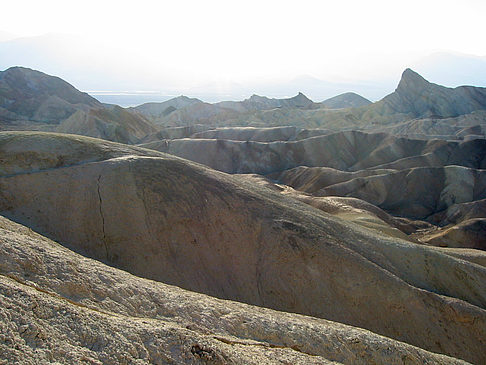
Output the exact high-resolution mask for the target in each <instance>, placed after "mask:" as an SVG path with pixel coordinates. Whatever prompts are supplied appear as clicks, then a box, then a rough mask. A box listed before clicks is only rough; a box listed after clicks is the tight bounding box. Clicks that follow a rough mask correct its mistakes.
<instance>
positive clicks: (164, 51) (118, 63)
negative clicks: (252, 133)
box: [0, 0, 486, 86]
mask: <svg viewBox="0 0 486 365" xmlns="http://www.w3.org/2000/svg"><path fill="white" fill-rule="evenodd" d="M27 9H28V10H27ZM2 13H3V14H6V16H3V17H2V22H1V24H0V41H1V40H2V38H3V40H7V39H8V38H13V37H33V36H42V35H45V34H48V33H50V34H61V35H66V36H69V37H74V38H73V39H78V40H79V42H77V41H76V42H75V43H77V45H78V47H79V49H78V51H79V53H84V54H85V56H84V57H77V58H78V59H77V61H76V62H78V63H79V62H86V63H94V64H103V62H105V61H106V63H110V64H112V65H113V68H118V69H119V70H120V73H123V72H124V73H125V74H128V73H130V74H133V73H138V74H139V75H140V78H145V79H147V78H150V77H154V78H158V79H160V80H165V81H166V82H167V84H170V85H179V86H181V85H184V86H191V85H196V84H197V85H204V84H205V83H209V82H226V83H229V82H235V83H240V84H252V83H257V82H260V83H264V82H267V81H268V82H271V81H274V80H284V79H291V78H293V77H299V76H302V75H307V76H312V77H315V78H318V79H324V80H329V81H349V80H352V81H356V80H370V79H373V78H375V79H377V78H380V77H381V76H383V75H393V74H395V75H396V77H397V78H398V77H399V74H400V72H401V71H402V70H403V69H404V68H406V67H408V65H409V64H411V63H413V62H414V61H415V60H417V59H420V57H424V56H427V55H430V54H433V53H435V52H454V53H459V54H468V55H474V56H481V57H483V56H486V42H485V41H484V19H485V16H486V1H482V0H461V1H456V0H440V1H438V0H427V1H424V0H407V1H401V0H397V1H389V0H388V1H383V0H370V1H365V0H361V1H356V0H354V1H353V0H342V1H311V0H299V1H282V0H280V1H273V0H267V1H265V0H259V1H253V0H245V1H240V0H233V1H231V0H226V1H217V0H216V1H215V0H205V1H184V0H181V1H148V0H139V1H111V0H103V1H101V0H97V1H92V0H84V1H66V0H62V1H58V0H43V1H37V0H35V1H28V0H16V1H8V2H4V3H3V4H2ZM1 57H2V55H0V58H1ZM108 60H109V62H108ZM108 86H109V85H108Z"/></svg>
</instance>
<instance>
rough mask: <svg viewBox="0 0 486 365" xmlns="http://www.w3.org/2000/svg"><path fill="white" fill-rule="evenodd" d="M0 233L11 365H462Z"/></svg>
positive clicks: (18, 230)
mask: <svg viewBox="0 0 486 365" xmlns="http://www.w3.org/2000/svg"><path fill="white" fill-rule="evenodd" d="M0 232H1V234H0V252H1V253H2V255H1V256H0V328H1V330H2V331H1V335H0V336H1V337H0V338H1V341H0V359H1V360H3V361H7V362H9V363H14V362H17V363H29V361H31V360H34V359H35V361H37V362H43V363H46V362H50V363H54V362H56V363H77V362H89V363H93V364H97V363H104V364H118V363H137V364H145V363H152V364H170V363H178V364H181V363H184V364H186V363H187V364H196V363H210V364H281V363H288V364H337V363H353V364H368V363H387V364H405V363H406V364H428V363H430V364H432V363H442V364H461V363H465V362H463V361H460V360H457V359H453V358H450V357H446V356H444V355H439V354H434V353H430V352H427V351H424V350H422V349H419V348H417V347H413V346H410V345H407V344H405V343H403V342H398V341H395V340H392V339H389V338H386V337H382V336H379V335H376V334H374V333H372V332H369V331H366V330H363V329H360V328H356V327H351V326H347V325H343V324H340V323H336V322H331V321H327V320H323V319H317V318H312V317H306V316H301V315H297V314H291V313H284V312H277V311H273V310H270V309H265V308H259V307H253V306H250V305H246V304H242V303H237V302H231V301H224V300H219V299H215V298H212V297H209V296H206V295H203V294H197V293H193V292H189V291H186V290H183V289H180V288H178V287H174V286H170V285H166V284H163V283H159V282H154V281H150V280H146V279H141V278H139V277H136V276H133V275H130V274H128V273H126V272H124V271H121V270H118V269H115V268H112V267H109V266H106V265H104V264H102V263H100V262H97V261H94V260H91V259H87V258H84V257H82V256H80V255H78V254H75V253H73V252H72V251H70V250H68V249H66V248H64V247H62V246H61V245H59V244H58V243H56V242H53V241H51V240H49V239H47V238H45V237H42V236H41V235H39V234H36V233H34V232H32V231H31V230H30V229H28V228H26V227H23V226H21V225H19V224H16V223H13V222H11V221H9V220H7V219H5V218H3V217H0Z"/></svg>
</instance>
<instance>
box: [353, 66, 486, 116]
mask: <svg viewBox="0 0 486 365" xmlns="http://www.w3.org/2000/svg"><path fill="white" fill-rule="evenodd" d="M484 109H486V88H480V87H473V86H460V87H457V88H454V89H451V88H447V87H444V86H440V85H436V84H432V83H430V82H428V81H427V80H425V79H424V78H423V77H422V76H420V75H419V74H417V73H416V72H414V71H412V70H410V69H406V70H405V71H404V72H403V75H402V78H401V80H400V83H399V84H398V87H397V89H396V90H395V92H393V93H392V94H390V95H388V96H386V97H385V98H384V99H383V100H381V101H379V102H377V103H375V104H373V105H372V106H370V107H369V108H368V109H367V110H366V111H365V113H364V114H363V116H362V118H363V119H364V120H372V119H374V120H377V118H381V117H388V118H389V119H391V120H394V121H399V120H406V119H413V118H424V117H457V116H459V115H464V114H468V113H471V112H473V111H475V110H484ZM387 123H388V124H389V123H390V122H389V121H388V122H387Z"/></svg>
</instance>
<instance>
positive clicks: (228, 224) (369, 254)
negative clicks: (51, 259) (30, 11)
mask: <svg viewBox="0 0 486 365" xmlns="http://www.w3.org/2000/svg"><path fill="white" fill-rule="evenodd" d="M21 135H22V134H21V133H19V134H17V135H15V134H7V135H4V136H3V139H2V141H3V142H2V145H1V146H0V153H2V154H3V153H4V150H5V148H6V147H5V146H8V156H9V158H8V164H9V165H10V170H11V171H12V170H14V171H15V173H13V174H12V173H8V174H5V173H3V174H2V175H3V176H2V177H0V194H1V195H0V202H1V203H0V212H1V214H2V215H4V216H6V217H8V218H10V219H14V220H16V221H17V222H20V223H22V224H24V225H26V226H28V227H30V228H32V229H34V230H35V231H37V232H40V233H43V234H44V235H46V236H48V237H50V238H53V239H55V240H56V241H58V242H61V243H62V244H63V245H65V246H66V247H68V248H71V249H73V250H75V251H77V252H80V253H83V254H84V255H86V256H88V257H92V258H95V259H98V260H101V261H104V262H105V263H108V264H110V265H112V266H115V267H118V268H121V269H124V270H127V271H129V272H131V273H132V274H135V275H137V276H141V277H146V278H151V279H155V280H158V281H161V282H164V283H167V284H175V285H178V286H181V287H183V288H185V289H189V290H192V291H196V292H201V293H205V294H209V295H212V296H215V297H219V298H224V299H232V300H237V301H241V302H246V303H250V304H253V305H258V306H263V307H269V308H273V309H277V310H283V311H287V312H296V313H301V314H306V315H311V316H314V317H319V318H326V319H330V320H334V321H338V322H342V323H346V324H350V325H353V326H357V327H361V328H366V329H368V330H371V331H373V332H375V333H378V334H381V335H385V336H388V337H391V338H394V339H396V340H399V341H403V342H406V343H409V344H412V345H416V346H420V347H421V348H423V349H426V350H428V351H432V352H440V353H443V354H447V355H449V356H453V357H457V358H461V359H465V360H467V361H471V362H475V363H482V362H484V361H485V360H486V359H485V358H484V352H483V351H482V349H484V347H485V345H486V343H485V342H484V339H485V338H486V311H485V309H484V308H486V290H485V288H484V284H483V283H484V282H485V280H486V269H485V267H484V266H483V265H482V264H480V262H482V261H481V259H477V256H478V253H474V255H472V254H471V257H470V258H468V259H465V257H466V258H467V257H468V256H461V257H458V256H456V255H455V254H453V253H449V251H442V250H441V249H438V248H432V247H425V246H420V245H417V244H414V243H410V242H407V241H404V240H400V239H398V238H393V237H391V236H388V237H385V236H383V235H380V234H378V233H377V232H376V231H375V230H370V229H368V228H366V227H363V226H362V225H356V224H353V223H352V222H349V221H345V220H342V219H338V218H335V217H333V216H331V215H329V214H326V213H324V212H323V211H321V210H318V209H316V208H313V207H310V206H309V205H306V204H304V203H301V202H298V201H296V200H294V199H289V198H288V197H285V196H282V195H281V194H280V193H278V192H274V191H272V190H270V189H268V188H266V187H264V186H259V185H257V184H252V183H249V182H248V181H246V180H244V179H242V178H240V177H238V176H230V175H227V174H224V173H220V172H217V171H214V170H211V169H208V168H205V167H203V166H201V165H197V164H193V163H191V162H188V161H186V160H182V159H179V158H175V157H171V156H168V155H164V154H160V153H158V152H155V151H153V152H148V151H147V154H145V151H146V150H143V149H135V148H131V147H128V148H127V147H121V146H120V145H117V144H111V143H108V142H102V144H101V145H100V146H99V147H96V146H97V142H96V140H92V139H83V138H80V137H76V138H74V137H69V136H56V135H50V136H46V135H33V136H32V134H31V138H36V139H37V140H38V144H37V146H43V145H42V143H41V142H42V140H43V139H44V138H51V139H54V140H55V139H56V138H60V139H62V138H68V139H69V138H74V139H75V141H76V143H79V144H81V145H84V144H86V146H91V147H92V148H93V146H94V147H95V148H98V150H99V151H111V150H113V151H117V152H116V154H118V156H117V157H114V158H112V157H110V156H109V154H108V155H104V156H103V155H102V154H100V157H99V158H98V159H95V160H94V161H89V160H86V159H83V158H81V157H78V162H77V163H76V162H74V161H72V160H69V162H65V161H68V160H67V159H65V158H57V159H49V161H51V162H49V163H53V164H54V163H57V164H58V165H57V167H56V165H55V164H54V165H52V166H49V165H48V164H47V163H46V164H45V165H43V167H42V169H39V168H38V167H37V166H31V165H30V164H28V163H25V156H26V155H27V156H28V157H29V158H30V159H31V160H35V159H36V156H39V157H42V154H41V153H40V150H39V148H40V149H42V148H45V146H44V147H42V148H41V147H35V145H34V147H33V148H31V149H30V150H28V153H27V154H26V153H25V152H26V151H23V149H24V148H25V146H26V145H25V144H16V138H18V136H21ZM100 143H101V142H100ZM86 149H88V150H89V148H88V147H86ZM70 151H71V150H70V147H69V144H64V145H63V144H59V148H58V149H57V150H56V151H54V152H51V153H55V154H57V155H58V156H72V155H73V154H72V153H71V152H70ZM82 151H84V150H82ZM83 153H84V152H83ZM82 156H84V155H82ZM59 161H61V162H59ZM122 282H123V281H122ZM123 297H126V296H125V295H123ZM431 323H433V325H431ZM458 339H460V340H458Z"/></svg>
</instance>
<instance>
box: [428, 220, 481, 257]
mask: <svg viewBox="0 0 486 365" xmlns="http://www.w3.org/2000/svg"><path fill="white" fill-rule="evenodd" d="M422 241H423V242H426V243H428V244H432V245H436V246H441V247H462V248H475V249H479V250H485V251H486V218H474V219H468V220H465V221H462V222H461V223H459V224H457V225H453V226H450V227H445V228H443V229H441V230H439V232H434V233H432V234H429V235H426V236H425V237H423V238H422Z"/></svg>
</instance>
